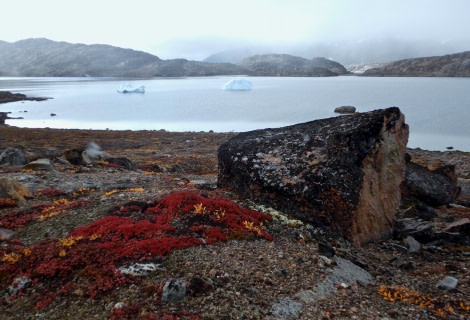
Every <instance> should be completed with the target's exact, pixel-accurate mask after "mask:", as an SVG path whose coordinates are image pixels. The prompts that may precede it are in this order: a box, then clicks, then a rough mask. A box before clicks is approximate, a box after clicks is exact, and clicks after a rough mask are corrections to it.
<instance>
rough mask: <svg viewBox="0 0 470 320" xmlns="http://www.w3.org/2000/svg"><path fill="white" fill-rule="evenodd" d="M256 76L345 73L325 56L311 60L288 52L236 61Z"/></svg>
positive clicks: (341, 67) (336, 63)
mask: <svg viewBox="0 0 470 320" xmlns="http://www.w3.org/2000/svg"><path fill="white" fill-rule="evenodd" d="M237 65H238V66H241V67H243V68H245V69H249V70H251V71H252V72H253V74H255V75H257V76H271V77H276V76H280V77H328V76H337V75H342V74H347V73H348V71H347V70H346V68H344V66H342V65H341V64H339V63H338V62H335V61H331V60H328V59H325V58H314V59H311V60H308V59H305V58H301V57H295V56H291V55H288V54H264V55H255V56H252V57H249V58H245V59H243V60H241V61H240V62H238V63H237Z"/></svg>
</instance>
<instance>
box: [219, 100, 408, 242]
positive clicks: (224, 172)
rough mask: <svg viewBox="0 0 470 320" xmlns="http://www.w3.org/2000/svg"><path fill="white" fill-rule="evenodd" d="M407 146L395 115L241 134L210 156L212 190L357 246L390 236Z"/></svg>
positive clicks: (354, 117)
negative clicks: (213, 159) (214, 162)
mask: <svg viewBox="0 0 470 320" xmlns="http://www.w3.org/2000/svg"><path fill="white" fill-rule="evenodd" d="M407 141H408V125H406V124H405V118H404V115H403V114H402V113H401V112H400V110H399V109H398V108H396V107H392V108H388V109H381V110H375V111H371V112H366V113H357V114H354V115H352V116H349V117H334V118H329V119H323V120H315V121H311V122H307V123H301V124H297V125H293V126H288V127H283V128H276V129H264V130H255V131H250V132H244V133H240V134H238V135H237V136H235V137H233V138H232V139H230V140H229V141H227V142H226V143H224V144H223V145H222V146H220V148H219V150H218V162H219V173H218V185H219V187H230V188H232V189H233V190H235V191H236V192H238V193H240V194H241V195H243V196H246V197H249V198H252V199H254V200H255V201H257V202H261V203H264V204H267V205H269V206H271V207H274V208H276V209H278V210H280V211H283V212H285V213H289V214H291V215H293V216H295V217H297V218H298V219H300V220H302V221H304V222H308V223H312V224H313V225H316V226H324V225H327V226H330V227H331V228H332V229H333V230H335V231H337V232H339V234H340V235H342V236H343V237H345V238H347V239H349V240H350V241H352V242H353V243H354V244H355V245H361V244H364V243H367V242H369V241H373V240H377V239H381V238H384V237H389V236H390V235H391V232H392V226H393V223H394V220H395V213H396V211H397V208H398V207H399V205H400V202H401V195H400V189H399V186H400V183H401V182H402V180H403V179H404V175H405V154H406V144H407Z"/></svg>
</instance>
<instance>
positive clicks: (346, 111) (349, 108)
mask: <svg viewBox="0 0 470 320" xmlns="http://www.w3.org/2000/svg"><path fill="white" fill-rule="evenodd" d="M354 112H356V107H354V106H341V107H337V108H335V113H343V114H349V113H354Z"/></svg>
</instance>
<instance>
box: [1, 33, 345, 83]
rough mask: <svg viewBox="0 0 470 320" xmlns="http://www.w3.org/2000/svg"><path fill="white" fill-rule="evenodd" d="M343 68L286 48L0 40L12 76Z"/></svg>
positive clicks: (4, 70)
mask: <svg viewBox="0 0 470 320" xmlns="http://www.w3.org/2000/svg"><path fill="white" fill-rule="evenodd" d="M345 73H347V71H346V69H345V68H344V67H343V66H342V65H341V64H339V63H337V62H334V61H330V60H328V59H325V58H315V59H312V60H308V59H304V58H301V57H295V56H291V55H286V54H272V55H258V56H253V57H250V58H247V59H244V60H242V61H241V62H240V63H237V64H232V63H209V62H200V61H190V60H186V59H171V60H162V59H160V58H159V57H157V56H155V55H152V54H149V53H146V52H142V51H136V50H132V49H123V48H119V47H114V46H110V45H103V44H95V45H85V44H71V43H67V42H56V41H52V40H48V39H44V38H40V39H26V40H20V41H17V42H14V43H8V42H4V41H0V76H13V77H83V76H91V77H182V76H214V75H251V76H308V77H318V76H335V75H340V74H345Z"/></svg>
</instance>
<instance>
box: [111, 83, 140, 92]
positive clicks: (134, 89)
mask: <svg viewBox="0 0 470 320" xmlns="http://www.w3.org/2000/svg"><path fill="white" fill-rule="evenodd" d="M117 92H119V93H145V86H139V87H134V86H133V85H132V84H131V83H125V84H121V86H120V87H119V89H118V91H117Z"/></svg>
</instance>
